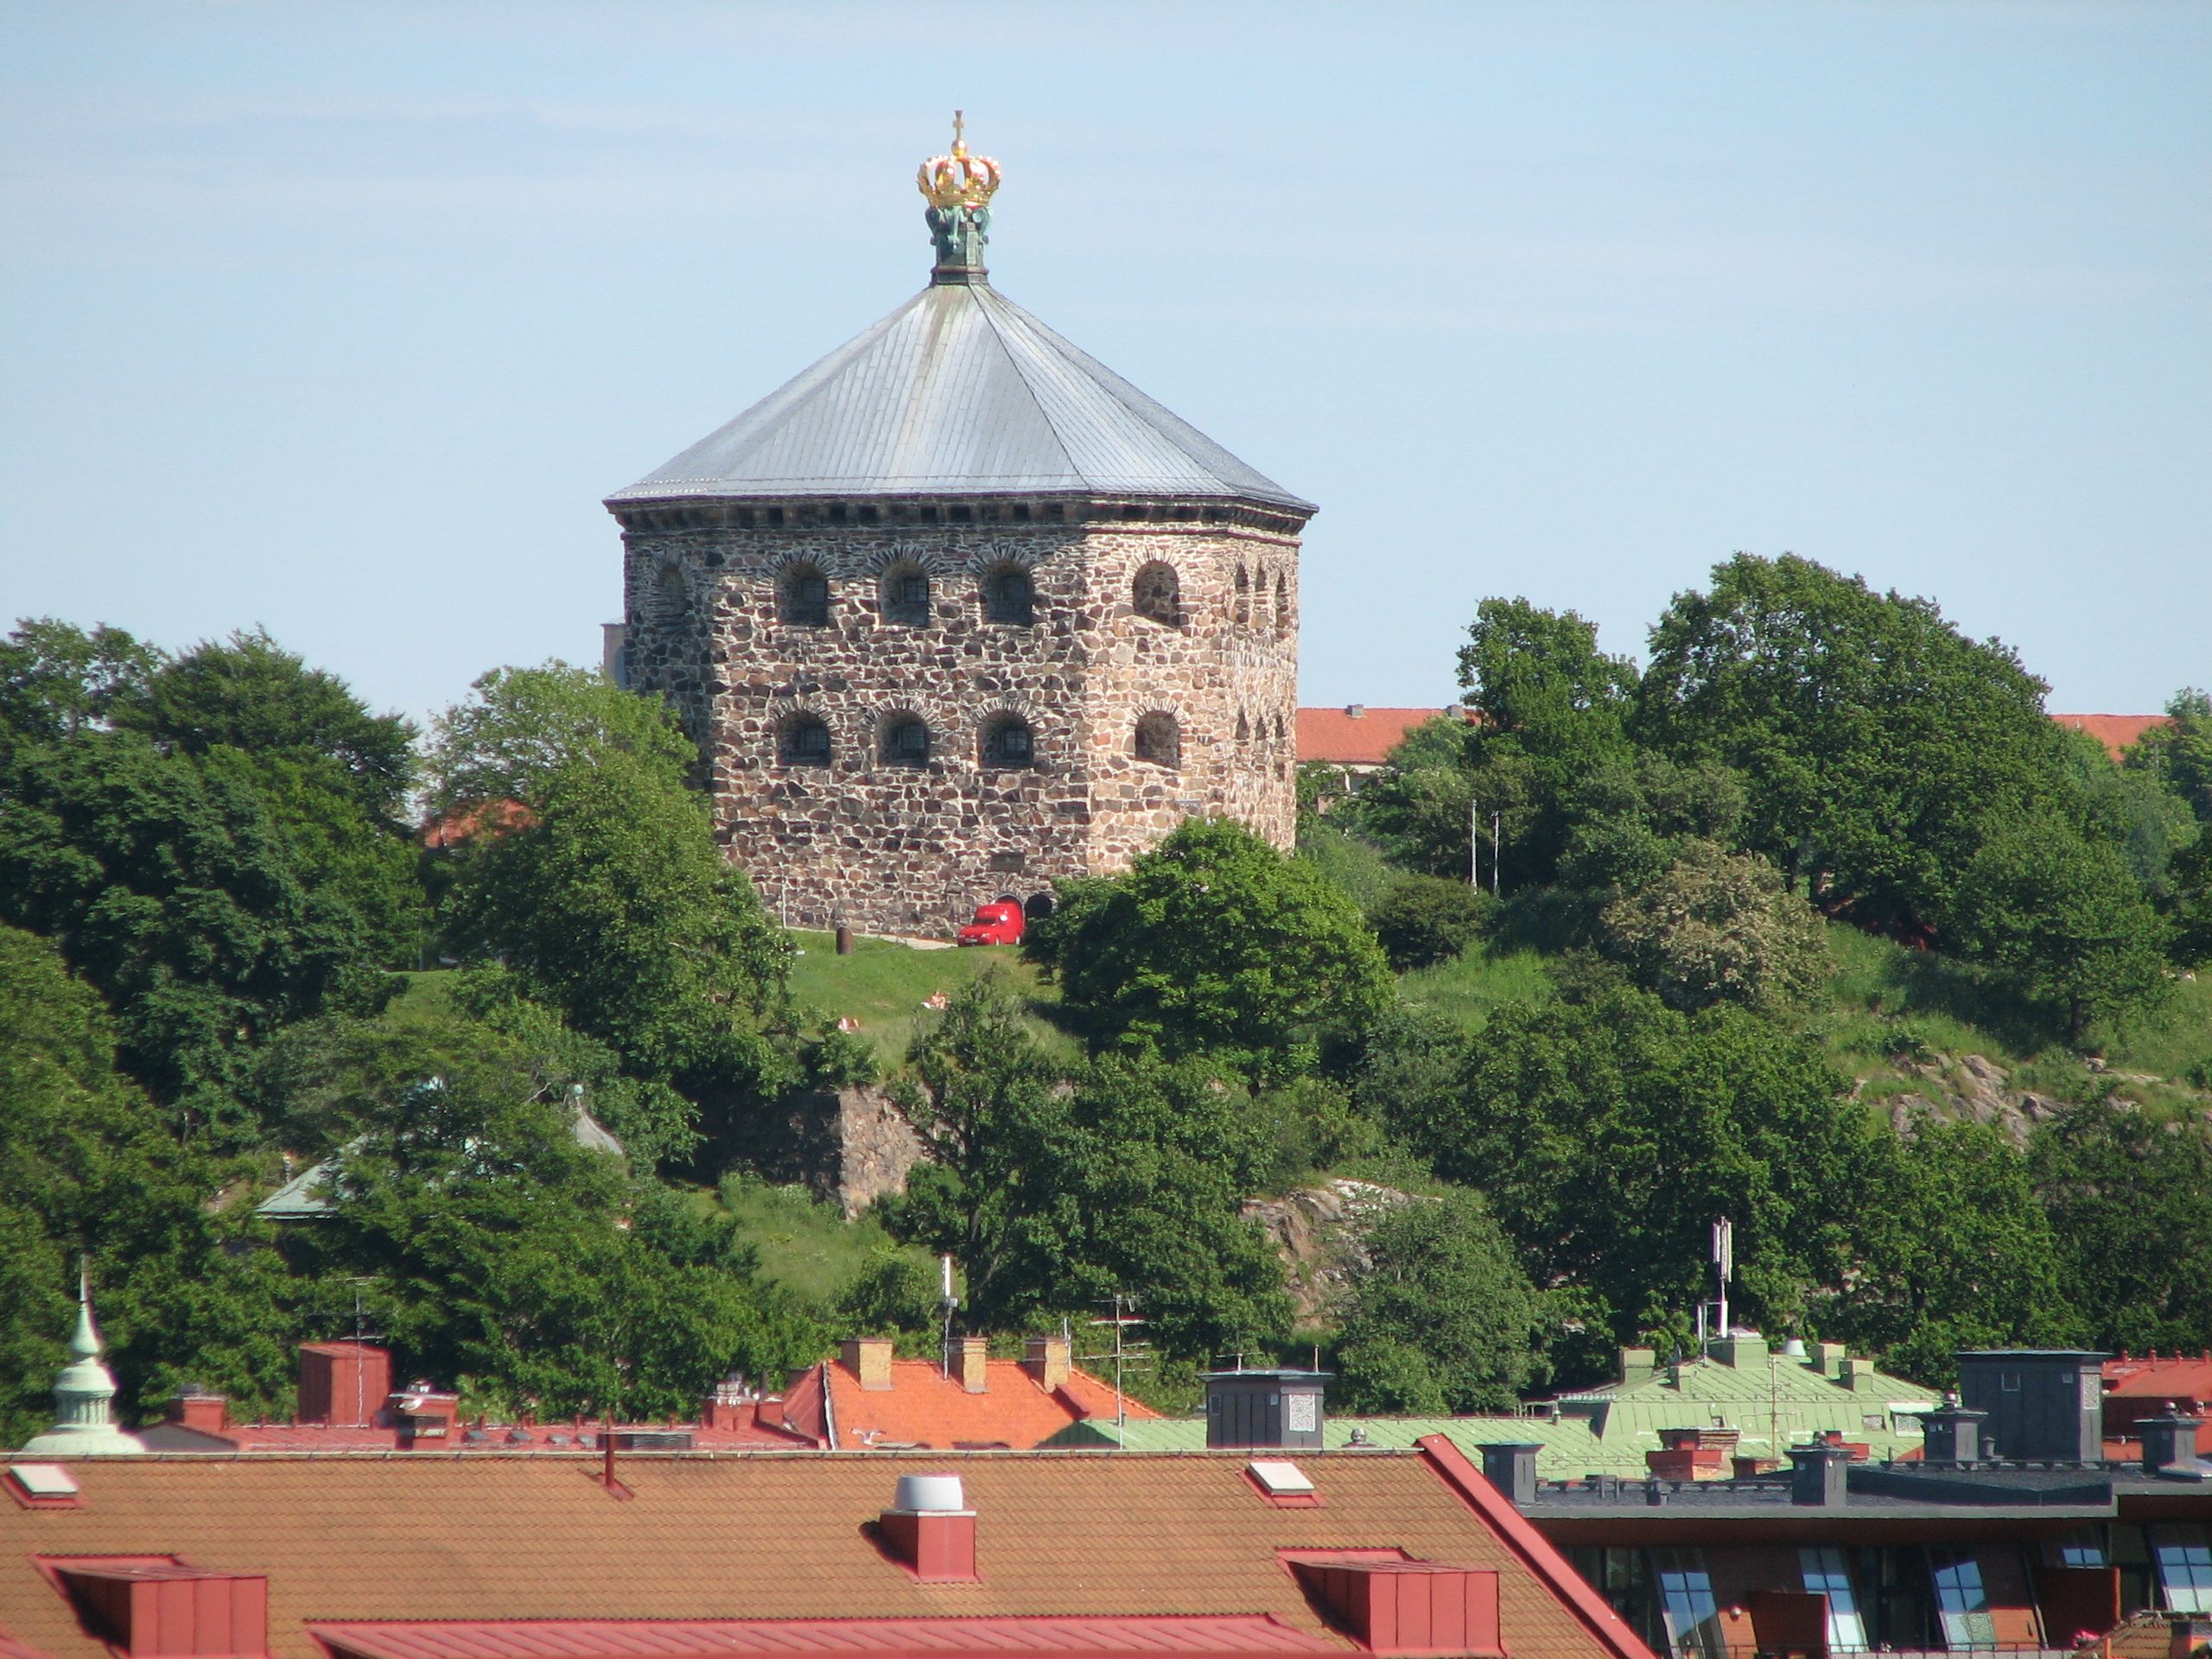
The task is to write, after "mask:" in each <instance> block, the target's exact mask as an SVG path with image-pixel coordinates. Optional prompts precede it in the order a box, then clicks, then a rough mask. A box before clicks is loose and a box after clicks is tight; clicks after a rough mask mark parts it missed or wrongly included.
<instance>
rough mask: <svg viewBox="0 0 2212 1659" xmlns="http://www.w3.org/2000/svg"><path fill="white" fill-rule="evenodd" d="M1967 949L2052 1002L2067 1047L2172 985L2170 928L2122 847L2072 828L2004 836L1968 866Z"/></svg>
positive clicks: (1964, 887) (1964, 896)
mask: <svg viewBox="0 0 2212 1659" xmlns="http://www.w3.org/2000/svg"><path fill="white" fill-rule="evenodd" d="M1958 907H1959V910H1960V912H1961V915H1962V916H1963V917H1964V918H1965V934H1966V943H1967V949H1968V950H1969V951H1971V952H1972V953H1973V954H1974V956H1976V957H1980V959H1982V960H1983V961H1985V962H1987V963H1990V964H1991V965H1992V966H1993V967H1994V968H1995V969H1997V970H1998V971H1999V973H2000V974H2003V975H2004V976H2005V977H2006V978H2007V979H2008V980H2010V981H2011V982H2012V983H2013V984H2014V985H2016V986H2018V988H2020V989H2021V990H2022V991H2023V992H2024V994H2025V995H2028V996H2030V997H2031V998H2034V999H2036V1000H2037V1001H2041V1002H2044V1003H2045V1004H2046V1005H2048V1006H2049V1007H2050V1008H2051V1009H2052V1010H2053V1011H2054V1014H2055V1015H2056V1019H2057V1020H2058V1021H2059V1023H2060V1026H2061V1028H2062V1029H2063V1031H2064V1032H2065V1033H2066V1036H2067V1039H2068V1040H2069V1041H2070V1042H2074V1043H2076V1044H2078V1043H2080V1042H2081V1041H2082V1037H2083V1034H2084V1033H2085V1032H2086V1031H2087V1030H2088V1025H2089V1022H2090V1021H2091V1020H2095V1019H2126V1018H2127V1017H2130V1016H2132V1015H2134V1014H2139V1013H2141V1012H2143V1011H2144V1010H2145V1009H2147V1008H2148V1007H2151V1006H2152V1004H2153V1003H2154V1002H2155V1001H2158V998H2159V997H2160V996H2161V995H2163V994H2164V990H2165V985H2166V962H2165V944H2166V928H2165V924H2164V921H2163V919H2162V918H2160V917H2159V916H2158V913H2157V912H2155V911H2153V910H2152V907H2151V904H2150V901H2149V900H2148V899H2145V897H2144V894H2143V890H2142V888H2141V887H2139V885H2138V884H2137V882H2136V880H2135V877H2134V874H2133V872H2132V871H2131V870H2130V869H2129V868H2128V867H2127V863H2126V857H2125V855H2123V854H2122V853H2121V851H2120V849H2118V848H2117V847H2115V846H2113V844H2112V843H2110V842H2105V841H2101V840H2091V839H2089V838H2088V837H2086V836H2082V834H2080V833H2079V832H2078V831H2076V830H2075V829H2073V828H2072V827H2071V826H2070V825H2069V824H2067V823H2063V821H2062V822H2058V823H2053V822H2051V821H2050V820H2049V819H2043V820H2030V821H2028V822H2025V823H2021V824H2019V825H2018V826H2017V827H2014V828H2011V829H2005V830H2002V831H2000V832H1999V834H1997V835H1996V836H1993V838H1992V839H1991V840H1990V841H1988V842H1986V843H1985V844H1984V845H1983V847H1982V848H1981V849H1980V851H1979V852H1977V853H1976V854H1975V855H1974V861H1973V862H1972V863H1970V864H1969V865H1968V866H1967V871H1966V874H1965V877H1964V879H1963V880H1962V881H1961V884H1960V894H1959V901H1958Z"/></svg>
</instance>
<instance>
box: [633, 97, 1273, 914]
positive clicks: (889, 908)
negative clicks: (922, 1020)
mask: <svg viewBox="0 0 2212 1659" xmlns="http://www.w3.org/2000/svg"><path fill="white" fill-rule="evenodd" d="M999 178H1000V169H999V168H998V166H997V164H996V163H995V162H992V161H991V160H990V159H989V158H988V157H986V156H972V155H970V154H969V152H968V150H967V148H966V146H965V144H964V143H961V142H959V141H958V139H957V128H956V142H955V143H954V145H953V147H952V153H951V154H950V156H938V157H935V158H933V159H931V161H929V162H924V163H923V165H922V170H921V175H920V182H921V186H922V191H923V194H924V195H925V198H926V199H927V200H928V203H929V207H928V211H927V220H928V224H929V226H930V231H931V236H932V237H933V238H934V239H935V242H936V245H937V263H936V266H935V268H934V269H933V270H932V271H931V282H930V286H929V287H928V288H926V289H924V290H923V291H922V292H921V293H920V294H918V295H917V296H915V297H914V298H913V299H912V300H910V301H908V302H906V304H904V305H902V306H900V307H899V308H898V309H897V310H896V311H894V312H893V313H892V314H891V315H889V316H887V317H886V318H884V319H883V321H880V322H879V323H877V324H876V325H875V326H874V327H872V328H869V329H868V330H867V331H866V332H865V333H863V334H860V335H858V336H857V337H856V338H855V339H853V340H850V341H849V342H847V343H846V344H845V345H843V346H840V347H839V348H838V349H837V350H836V351H835V352H832V353H830V354H829V356H828V357H825V358H823V359H822V360H821V361H820V362H818V363H817V364H816V365H814V366H813V367H812V368H810V369H808V370H807V371H806V372H804V373H803V374H801V375H799V376H798V378H796V379H794V380H792V381H791V383H790V384H789V385H785V386H784V387H783V388H782V389H781V390H780V391H776V392H773V393H772V394H771V395H770V396H768V397H766V398H764V399H763V400H762V401H761V402H760V403H758V404H754V405H753V407H752V408H751V409H749V410H746V411H745V413H743V414H742V415H740V416H738V417H737V418H736V419H735V420H734V421H732V422H731V423H729V424H728V425H727V426H725V427H723V428H722V429H721V430H720V431H718V432H715V433H714V434H713V435H710V436H709V437H707V438H705V439H703V440H702V441H701V442H698V443H697V444H695V445H694V446H693V447H692V448H690V449H687V450H685V451H684V452H683V454H680V455H678V456H677V458H676V459H675V460H673V461H670V462H669V463H668V464H667V465H666V466H665V467H661V468H660V469H659V470H658V472H655V473H653V474H650V475H649V476H647V477H646V478H645V479H643V480H639V482H638V483H636V484H633V485H632V486H630V487H629V488H627V489H626V490H621V491H619V492H617V493H615V494H614V495H613V496H610V497H609V498H608V499H607V509H608V511H609V512H613V515H614V516H615V518H616V519H617V520H619V521H620V524H621V526H622V531H623V543H624V548H625V553H624V580H623V588H624V607H625V613H626V614H625V626H624V639H625V647H624V659H623V660H624V666H623V673H624V676H625V677H626V680H627V682H628V683H630V684H631V685H632V686H634V687H636V688H638V689H639V690H649V691H658V692H659V693H662V694H663V695H664V696H668V697H669V698H670V699H671V701H672V702H673V703H674V704H675V706H676V707H677V709H678V710H679V711H680V712H681V714H682V715H683V720H684V721H685V724H686V726H687V728H689V729H690V731H691V732H692V734H694V735H695V736H696V738H697V739H698V740H699V743H700V747H701V752H702V759H703V761H704V763H705V766H706V772H707V777H708V779H709V786H710V788H711V790H712V793H713V798H714V804H715V822H716V829H717V833H718V834H719V835H720V836H721V839H722V841H723V842H724V844H725V845H726V846H727V848H728V853H729V855H730V857H731V858H732V859H734V861H736V862H737V863H738V864H739V865H741V867H742V868H744V869H746V870H747V872H748V873H749V874H751V875H752V877H753V880H754V882H755V883H756V884H757V885H758V887H760V893H761V896H762V898H763V899H765V900H766V902H767V904H768V906H769V907H770V909H771V910H772V911H773V912H780V913H781V914H783V915H785V917H786V918H788V919H789V921H790V922H791V925H794V926H807V927H825V926H830V925H836V924H837V923H840V922H842V923H846V924H849V925H851V926H853V927H855V928H856V929H858V930H860V931H866V932H878V933H899V934H912V935H919V936H925V937H938V938H943V937H949V936H950V933H951V932H952V931H953V930H954V929H955V928H956V927H957V925H959V924H960V923H961V922H963V921H964V920H965V919H966V918H968V916H969V914H970V913H971V912H972V911H973V909H974V907H975V906H976V904H978V903H980V902H982V901H985V900H988V899H999V898H1007V897H1012V898H1016V899H1020V900H1021V901H1022V902H1023V903H1024V904H1025V906H1028V907H1029V908H1030V909H1031V910H1032V912H1036V911H1038V910H1039V909H1040V908H1041V907H1043V906H1049V904H1050V901H1051V889H1052V883H1053V882H1055V881H1057V880H1062V879H1064V878H1066V877H1069V876H1074V875H1085V874H1110V873H1112V872H1114V871H1116V870H1119V869H1121V868H1125V867H1126V866H1127V864H1128V861H1129V860H1130V859H1131V858H1132V857H1133V856H1134V855H1136V854H1137V853H1139V852H1141V851H1142V850H1143V849H1145V848H1146V847H1147V846H1148V845H1149V844H1151V843H1152V842H1154V841H1156V840H1157V839H1159V837H1160V836H1162V835H1164V834H1165V833H1166V832H1167V831H1168V830H1169V829H1173V828H1174V826H1175V825H1176V824H1177V823H1180V822H1181V821H1182V820H1183V819H1184V818H1185V817H1190V816H1192V815H1195V814H1205V815H1221V816H1227V817H1233V818H1236V819H1237V820H1239V821H1241V822H1243V823H1247V824H1249V825H1250V826H1251V827H1252V828H1253V829H1255V830H1257V831H1258V832H1259V833H1260V834H1262V835H1264V836H1267V837H1268V839H1270V840H1271V841H1274V842H1276V843H1277V844H1278V845H1282V846H1287V845H1288V844H1289V842H1290V839H1291V836H1292V831H1293V827H1294V820H1295V816H1296V813H1295V804H1294V785H1293V779H1292V770H1293V766H1294V760H1295V741H1296V740H1295V735H1294V721H1295V702H1296V696H1297V683H1298V550H1299V539H1298V538H1299V534H1300V531H1301V530H1302V529H1303V528H1304V526H1305V524H1306V520H1307V519H1308V518H1311V517H1312V516H1313V512H1314V509H1313V506H1312V505H1311V504H1309V503H1307V502H1305V501H1302V500H1300V499H1298V498H1297V497H1296V496H1294V495H1292V494H1290V493H1288V492H1287V491H1285V490H1284V489H1282V488H1281V486H1279V485H1276V484H1274V483H1273V482H1271V481H1269V480H1268V479H1267V478H1265V477H1263V476H1262V475H1261V474H1259V473H1257V472H1255V471H1254V470H1253V469H1252V468H1251V467H1248V466H1246V465H1245V464H1244V463H1243V461H1238V460H1237V459H1236V457H1235V456H1234V455H1231V454H1229V452H1228V451H1227V450H1225V449H1224V448H1221V447H1220V446H1219V445H1218V444H1217V443H1215V442H1212V441H1211V439H1209V438H1207V437H1205V435H1203V434H1201V433H1199V432H1198V431H1197V430H1195V429H1193V428H1192V427H1191V426H1189V425H1188V424H1186V423H1184V422H1183V421H1181V420H1179V419H1178V418H1177V417H1176V416H1173V415H1172V414H1170V413H1169V412H1168V411H1167V410H1165V409H1163V408H1161V407H1160V404H1156V403H1154V401H1153V400H1152V399H1151V398H1149V397H1146V396H1145V395H1144V394H1143V393H1142V392H1141V391H1137V390H1136V388H1135V387H1134V386H1132V385H1129V384H1128V382H1127V381H1125V380H1123V379H1122V378H1120V377H1119V376H1117V375H1116V374H1115V373H1113V372H1111V371H1110V370H1109V369H1107V368H1105V367H1104V366H1103V365H1101V364H1099V363H1097V362H1096V361H1094V360H1093V359H1090V358H1089V357H1087V356H1085V355H1084V353H1082V352H1080V351H1078V350H1077V349H1076V347H1075V346H1071V345H1070V344H1069V343H1068V342H1067V341H1066V340H1063V339H1061V338H1060V337H1059V336H1058V334H1054V333H1053V332H1052V330H1051V329H1049V328H1047V327H1045V326H1044V325H1043V324H1042V323H1040V322H1039V321H1037V320H1036V319H1035V318H1034V317H1033V316H1031V315H1029V314H1028V313H1027V312H1026V311H1024V310H1022V309H1021V308H1020V307H1019V306H1016V305H1014V304H1013V303H1012V302H1009V301H1007V299H1005V298H1004V297H1003V296H1001V295H1000V294H999V293H998V292H997V291H996V290H995V289H992V288H991V287H990V286H989V284H988V281H987V275H988V273H987V272H986V271H985V270H984V267H983V264H982V250H983V245H984V240H985V233H986V231H987V229H988V225H989V222H990V213H989V207H988V203H989V200H990V198H991V195H992V193H993V192H994V191H995V189H996V188H997V187H998V182H999Z"/></svg>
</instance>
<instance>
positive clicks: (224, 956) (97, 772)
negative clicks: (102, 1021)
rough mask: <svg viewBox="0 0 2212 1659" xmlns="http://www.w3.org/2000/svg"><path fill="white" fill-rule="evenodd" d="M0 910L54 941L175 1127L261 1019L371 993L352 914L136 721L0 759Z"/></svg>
mask: <svg viewBox="0 0 2212 1659" xmlns="http://www.w3.org/2000/svg"><path fill="white" fill-rule="evenodd" d="M0 921H4V922H7V923H10V924H13V925H17V926H21V927H26V928H29V929H30V930H32V931H35V932H39V933H43V934H46V935H48V936H49V937H51V938H54V939H56V940H58V941H59V942H60V945H61V947H62V950H63V952H64V954H65V956H66V957H67V960H68V962H69V964H70V966H71V968H72V969H73V970H74V971H76V972H77V973H79V974H80V975H82V976H84V977H85V978H86V980H88V981H90V982H92V984H93V985H95V986H97V987H98V988H99V990H100V991H101V992H102V993H103V994H104V995H105V996H106V997H107V999H108V1001H109V1003H110V1005H111V1007H113V1008H114V1009H115V1010H116V1012H117V1014H118V1017H119V1018H120V1020H121V1021H122V1027H123V1049H122V1054H123V1061H124V1065H125V1067H126V1068H127V1069H128V1070H129V1071H130V1072H131V1073H132V1075H133V1076H135V1077H137V1078H139V1079H140V1080H141V1081H142V1082H143V1083H144V1084H146V1086H147V1087H148V1088H149V1090H151V1091H152V1092H153V1093H154V1095H155V1096H156V1098H157V1099H160V1100H162V1101H163V1102H164V1103H180V1102H181V1103H184V1104H185V1108H186V1116H187V1118H188V1122H209V1121H218V1122H219V1121H220V1119H221V1118H222V1117H223V1116H224V1113H225V1107H226V1102H227V1101H228V1099H229V1097H230V1095H231V1092H232V1090H234V1089H235V1087H236V1085H237V1084H238V1081H239V1079H240V1078H241V1077H243V1075H244V1073H245V1069H246V1067H247V1065H248V1064H249V1063H250V1057H251V1052H252V1050H253V1048H254V1047H255V1046H257V1044H258V1043H259V1042H261V1041H262V1040H264V1039H266V1038H267V1036H268V1035H269V1034H270V1033H272V1032H274V1031H275V1030H276V1029H277V1027H281V1026H283V1024H285V1023H287V1022H288V1021H289V1020H296V1019H301V1018H303V1017H306V1016H308V1015H310V1014H316V1013H319V1012H321V1011H323V1010H324V1009H325V1008H326V1007H359V1006H370V1005H372V1004H373V1002H374V1001H375V1000H376V999H377V997H378V995H382V994H383V987H382V986H381V984H380V982H378V979H377V976H375V975H374V973H373V972H372V971H371V969H370V962H371V960H372V948H373V945H372V940H371V939H370V938H368V937H366V935H365V931H364V929H363V925H362V922H361V918H360V917H359V915H358V914H357V913H356V912H354V911H353V909H352V908H350V906H348V904H347V903H346V899H345V898H344V896H343V895H341V894H339V893H334V892H326V891H322V890H320V889H318V888H316V887H314V886H312V885H311V884H310V882H309V881H308V879H307V873H306V872H305V871H304V870H303V869H302V865H301V863H300V861H299V860H298V858H297V856H296V852H295V849H294V845H293V842H291V840H290V839H289V838H288V836H286V835H285V833H284V830H283V827H282V826H281V825H280V824H279V823H277V822H276V819H275V816H274V815H273V814H272V813H271V811H270V809H269V806H268V804H267V802H266V800H265V798H264V797H263V795H262V794H261V793H260V792H259V791H257V789H255V788H253V787H251V785H248V784H246V783H245V782H243V781H240V780H239V779H237V778H234V777H232V776H229V775H226V769H225V768H222V767H217V768H214V769H213V770H203V769H202V768H201V767H200V766H198V765H196V764H195V763H194V761H193V760H191V759H189V758H188V757H185V756H181V755H172V754H165V753H162V751H161V750H160V749H159V748H158V747H156V745H155V744H154V742H153V741H151V740H150V739H149V738H147V737H145V736H143V734H138V733H136V732H124V731H101V730H95V729H85V730H80V731H79V732H78V733H76V734H74V735H73V736H71V737H69V738H67V739H66V740H64V741H59V742H54V743H41V744H29V745H25V746H22V747H18V748H17V749H16V751H15V753H13V755H12V756H11V757H10V760H8V761H7V762H6V763H5V764H4V766H0Z"/></svg>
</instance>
